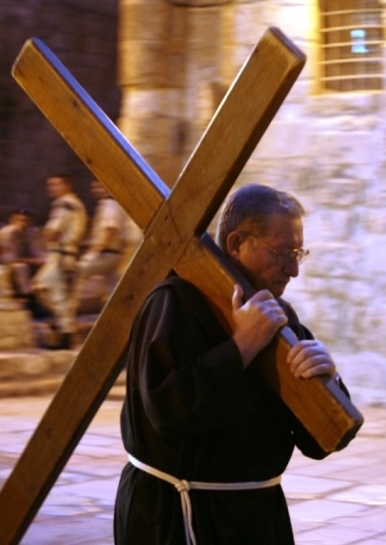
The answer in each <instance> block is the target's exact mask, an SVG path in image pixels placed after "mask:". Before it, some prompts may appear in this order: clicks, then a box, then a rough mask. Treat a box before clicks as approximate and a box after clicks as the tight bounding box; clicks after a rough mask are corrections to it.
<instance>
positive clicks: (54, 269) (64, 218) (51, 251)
mask: <svg viewBox="0 0 386 545" xmlns="http://www.w3.org/2000/svg"><path fill="white" fill-rule="evenodd" d="M86 226H87V214H86V210H85V207H84V205H83V203H82V202H81V201H80V199H79V198H78V197H77V196H76V195H75V194H74V193H69V194H67V195H64V196H63V197H59V198H57V199H55V200H54V201H53V203H52V205H51V211H50V214H49V218H48V221H47V223H46V224H45V226H44V230H45V231H55V232H57V233H59V236H58V237H57V239H56V240H55V241H52V242H49V243H48V246H47V258H46V261H45V263H44V265H42V267H41V268H40V270H39V271H38V273H37V274H36V275H35V277H34V278H33V284H32V287H33V290H34V292H35V294H36V296H37V297H38V299H39V300H40V302H41V303H42V304H43V305H45V306H46V307H47V308H49V309H50V310H51V312H52V313H53V314H54V316H55V317H56V319H57V324H56V325H57V327H58V329H59V330H60V331H61V332H62V333H74V332H75V331H76V306H77V305H76V299H75V297H74V294H73V286H72V284H73V277H74V274H75V262H76V259H77V257H78V253H79V244H80V242H81V241H82V240H83V237H84V234H85V231H86ZM71 260H72V261H73V266H71ZM69 262H70V266H69ZM71 269H72V270H71Z"/></svg>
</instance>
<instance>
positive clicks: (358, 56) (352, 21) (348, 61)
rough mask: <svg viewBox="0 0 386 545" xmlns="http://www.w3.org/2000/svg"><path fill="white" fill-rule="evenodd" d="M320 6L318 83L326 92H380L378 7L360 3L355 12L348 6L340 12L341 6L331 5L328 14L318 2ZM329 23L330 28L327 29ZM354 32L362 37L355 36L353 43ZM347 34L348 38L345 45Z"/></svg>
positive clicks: (380, 44) (380, 64)
mask: <svg viewBox="0 0 386 545" xmlns="http://www.w3.org/2000/svg"><path fill="white" fill-rule="evenodd" d="M376 1H377V0H375V2H376ZM357 3H358V2H357ZM333 4H334V5H333ZM320 6H321V7H324V9H321V10H320V16H321V19H320V20H321V23H322V24H321V28H320V33H321V38H322V40H321V41H322V43H321V44H320V47H321V51H322V52H324V53H323V54H324V56H325V57H324V60H321V61H320V65H321V67H322V70H323V72H324V73H323V75H322V76H321V77H320V81H321V82H323V83H325V84H326V90H334V91H355V90H364V89H366V90H381V89H382V88H383V80H384V76H383V73H382V63H383V58H382V56H381V51H380V48H381V46H382V45H383V43H384V40H383V36H382V34H383V25H382V24H381V16H382V9H381V7H376V6H375V5H374V4H373V5H372V7H368V8H367V7H366V6H365V5H363V3H361V5H360V6H358V8H354V7H353V4H352V3H351V5H350V6H348V8H349V9H342V6H341V5H338V6H337V5H336V3H335V2H331V1H330V6H331V7H332V8H333V9H332V10H331V11H329V10H328V9H327V10H326V7H328V3H326V2H323V3H322V2H320ZM378 6H379V4H378ZM334 8H335V9H334ZM336 8H338V9H336ZM378 21H379V23H378ZM329 22H330V23H331V25H334V26H329V25H328V23H329ZM354 31H362V32H363V36H362V37H361V36H359V37H358V38H357V42H356V40H355V37H354V35H353V34H354ZM351 33H352V34H351ZM350 34H351V36H352V38H351V40H350V41H347V38H348V35H350ZM332 40H333V41H332ZM340 40H342V41H340ZM358 44H359V45H358ZM355 45H357V47H358V49H357V51H355V50H354V47H355ZM361 46H362V47H361ZM327 55H328V56H327ZM352 72H354V73H352ZM329 83H333V84H334V85H333V86H332V87H331V86H329V85H328V84H329ZM340 84H341V85H340ZM347 85H349V87H347Z"/></svg>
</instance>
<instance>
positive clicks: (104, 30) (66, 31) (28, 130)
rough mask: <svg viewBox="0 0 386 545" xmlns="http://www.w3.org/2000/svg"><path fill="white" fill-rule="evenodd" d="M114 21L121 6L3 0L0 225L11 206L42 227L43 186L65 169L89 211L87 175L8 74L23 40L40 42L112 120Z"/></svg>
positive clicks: (115, 98) (113, 0)
mask: <svg viewBox="0 0 386 545" xmlns="http://www.w3.org/2000/svg"><path fill="white" fill-rule="evenodd" d="M117 21H118V0H45V1H44V0H1V2H0V223H2V222H4V221H6V219H7V216H8V214H9V212H10V211H11V210H12V209H14V208H15V207H28V208H30V209H32V211H33V212H34V214H35V223H36V224H38V225H41V224H42V223H44V221H45V219H46V217H47V212H48V207H49V200H48V197H47V195H46V191H45V180H46V178H47V177H48V176H49V175H51V174H53V173H57V172H62V171H66V172H69V173H70V174H71V175H72V176H73V177H74V180H75V190H76V192H77V193H78V195H79V196H80V197H81V199H82V200H83V201H84V202H85V204H86V206H87V208H88V210H89V212H90V213H91V211H92V200H91V198H90V195H89V190H88V188H89V182H90V180H91V179H92V178H93V175H92V173H91V172H90V171H89V170H88V169H87V168H86V167H85V165H84V164H83V163H82V162H81V161H80V159H78V157H77V156H76V155H75V154H74V152H73V151H72V150H71V149H70V148H69V146H68V145H67V144H66V143H65V142H64V140H63V139H62V138H61V136H60V135H59V134H58V133H57V132H56V130H55V129H54V128H53V127H52V126H51V125H50V123H49V122H48V121H47V120H46V118H45V117H44V116H43V114H42V113H41V112H40V111H39V110H38V108H37V107H36V106H35V104H34V103H33V102H32V101H31V100H30V99H29V97H28V96H27V95H26V94H25V92H24V91H23V90H22V89H21V88H20V87H19V86H18V84H17V83H16V82H15V81H14V79H13V78H12V75H11V68H12V64H13V62H14V61H15V59H16V57H17V55H18V53H19V51H20V50H21V48H22V46H23V44H24V42H25V41H26V40H27V39H28V38H31V37H38V38H40V39H41V40H43V42H44V43H45V44H46V45H47V46H48V47H49V48H51V49H52V51H53V53H54V54H55V55H56V56H57V57H58V58H59V59H60V60H61V62H62V63H63V64H64V65H65V66H66V68H67V69H68V70H69V71H70V72H71V73H72V75H73V76H74V77H75V78H76V79H77V80H78V82H79V83H80V84H81V85H82V86H83V87H84V88H85V89H86V91H87V92H88V93H89V94H90V95H91V97H92V98H93V99H94V100H95V101H96V102H97V104H98V105H99V106H100V107H101V108H102V109H103V110H104V112H105V113H106V114H107V115H108V116H109V117H110V118H111V119H112V120H113V121H114V122H116V120H117V118H118V115H119V108H120V92H119V89H118V86H117V83H116V82H117V73H116V71H117ZM74 130H76V127H74Z"/></svg>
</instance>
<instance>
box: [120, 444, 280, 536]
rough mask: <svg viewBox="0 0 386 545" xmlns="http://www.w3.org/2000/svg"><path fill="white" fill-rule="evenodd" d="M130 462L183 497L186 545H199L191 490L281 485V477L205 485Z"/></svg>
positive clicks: (135, 461)
mask: <svg viewBox="0 0 386 545" xmlns="http://www.w3.org/2000/svg"><path fill="white" fill-rule="evenodd" d="M128 458H129V462H130V463H131V464H132V465H133V466H135V467H137V468H138V469H142V471H145V472H146V473H149V474H150V475H153V476H154V477H158V478H159V479H162V480H164V481H167V482H168V483H170V484H172V485H173V486H174V487H175V488H176V490H177V491H178V492H179V493H180V497H181V506H182V515H183V518H184V527H185V538H186V545H197V542H196V538H195V535H194V530H193V524H192V505H191V503H190V497H189V490H192V489H196V490H252V489H257V488H268V487H270V486H276V485H278V484H280V481H281V476H280V475H279V476H278V477H273V478H272V479H268V480H266V481H250V482H243V483H205V482H198V481H190V482H189V481H186V480H185V479H182V480H180V479H177V478H176V477H173V475H169V474H168V473H164V472H163V471H160V470H158V469H156V468H155V467H152V466H149V465H147V464H144V463H143V462H140V461H139V460H137V458H135V457H134V456H132V455H131V454H129V455H128Z"/></svg>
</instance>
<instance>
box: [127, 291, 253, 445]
mask: <svg viewBox="0 0 386 545" xmlns="http://www.w3.org/2000/svg"><path fill="white" fill-rule="evenodd" d="M205 317H206V320H207V322H208V323H207V325H208V326H209V327H207V328H202V327H201V326H200V324H199V323H198V322H197V320H196V319H195V317H194V314H193V313H191V312H187V309H186V308H185V305H184V304H183V302H182V301H181V300H180V298H179V297H178V295H177V294H176V292H175V291H174V290H173V289H170V288H165V287H164V288H162V289H159V290H156V291H155V292H153V293H152V294H151V296H150V297H149V298H148V299H147V301H146V303H145V305H144V306H143V308H142V310H141V312H140V314H139V316H138V319H137V320H136V323H135V325H134V328H133V334H132V339H131V349H130V352H131V353H130V355H129V362H131V366H132V368H134V369H135V373H134V376H133V377H132V381H134V384H132V385H131V387H133V386H134V387H136V388H138V390H139V393H140V396H141V399H142V403H143V406H144V410H145V413H146V416H147V418H148V420H149V421H150V422H151V424H152V426H153V428H154V429H155V430H156V431H157V432H159V433H162V434H164V435H171V436H173V437H175V436H176V435H177V436H181V437H183V436H188V435H191V434H196V433H202V432H203V431H205V430H207V429H209V428H211V427H213V426H218V425H222V424H229V423H230V422H232V421H236V420H237V418H238V415H240V412H242V411H244V410H246V407H245V405H246V403H245V399H246V397H247V395H246V393H247V384H246V378H245V374H244V371H243V367H242V361H241V355H240V352H239V350H238V348H237V346H236V344H235V343H234V341H233V340H232V339H230V338H229V336H228V335H226V334H225V332H223V331H221V328H219V326H217V327H218V328H219V329H218V331H216V335H215V336H218V338H217V339H214V338H213V335H209V334H208V330H210V324H211V322H213V324H214V323H215V320H214V317H213V316H212V314H211V312H210V310H209V308H208V309H207V311H206V316H205Z"/></svg>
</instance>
